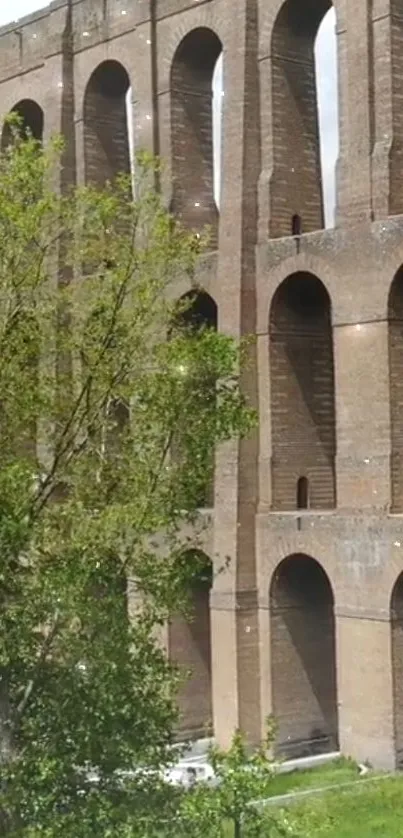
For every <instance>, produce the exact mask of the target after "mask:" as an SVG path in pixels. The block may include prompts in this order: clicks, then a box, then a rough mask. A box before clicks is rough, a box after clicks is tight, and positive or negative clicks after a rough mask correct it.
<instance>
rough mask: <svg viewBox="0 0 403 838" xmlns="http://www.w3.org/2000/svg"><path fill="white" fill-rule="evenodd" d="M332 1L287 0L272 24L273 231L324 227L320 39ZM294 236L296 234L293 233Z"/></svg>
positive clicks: (277, 233)
mask: <svg viewBox="0 0 403 838" xmlns="http://www.w3.org/2000/svg"><path fill="white" fill-rule="evenodd" d="M331 5H332V4H331V2H329V0H307V2H304V3H301V0H286V2H285V3H284V4H283V5H282V7H281V10H280V12H279V14H278V16H277V20H276V22H275V25H274V28H273V36H272V53H271V54H272V101H273V177H272V183H271V190H270V192H271V211H270V217H271V225H270V226H271V229H270V231H269V232H270V235H271V236H272V237H275V236H288V235H290V228H291V227H292V219H293V218H296V217H299V219H300V226H301V228H302V229H303V231H304V233H309V232H312V231H314V230H320V229H322V228H323V227H324V209H323V190H322V174H321V161H320V138H319V122H318V103H317V89H316V68H315V40H316V36H317V33H318V29H319V26H320V23H321V22H322V20H323V18H324V16H325V15H326V13H327V12H328V11H329V9H330V8H331ZM293 235H295V233H293Z"/></svg>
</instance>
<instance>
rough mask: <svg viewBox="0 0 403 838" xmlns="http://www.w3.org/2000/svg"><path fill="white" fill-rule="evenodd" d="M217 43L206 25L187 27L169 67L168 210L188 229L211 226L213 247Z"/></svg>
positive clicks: (215, 229)
mask: <svg viewBox="0 0 403 838" xmlns="http://www.w3.org/2000/svg"><path fill="white" fill-rule="evenodd" d="M221 52H222V44H221V41H220V39H219V38H218V37H217V35H216V34H215V33H214V32H213V31H212V30H211V29H207V28H205V27H200V28H198V29H194V30H193V31H192V32H189V34H188V35H186V37H185V38H184V39H183V41H182V42H181V43H180V45H179V47H178V49H177V51H176V53H175V56H174V59H173V63H172V68H171V145H172V203H171V210H172V212H173V213H174V215H176V216H177V217H178V218H180V219H181V221H182V222H183V224H184V225H185V226H186V227H189V228H190V229H195V230H199V231H200V230H202V229H203V227H205V226H206V225H208V226H209V227H210V235H211V239H210V246H211V247H212V248H216V247H217V242H218V209H217V204H216V201H215V194H214V132H213V78H214V71H215V67H216V64H217V61H218V58H219V56H220V54H221Z"/></svg>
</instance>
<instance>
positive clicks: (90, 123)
mask: <svg viewBox="0 0 403 838" xmlns="http://www.w3.org/2000/svg"><path fill="white" fill-rule="evenodd" d="M129 88H130V80H129V76H128V74H127V72H126V70H125V68H124V67H123V66H122V64H119V62H118V61H104V62H103V63H102V64H100V65H99V66H98V67H97V68H96V70H94V72H93V74H92V76H91V78H90V80H89V82H88V85H87V89H86V91H85V97H84V161H85V180H86V183H92V184H96V185H98V186H103V185H104V184H105V182H106V181H111V180H113V179H114V178H115V177H116V175H118V174H120V173H124V174H129V173H130V144H129V126H128V105H127V93H128V90H129Z"/></svg>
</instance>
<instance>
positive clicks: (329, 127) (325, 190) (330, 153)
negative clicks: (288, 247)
mask: <svg viewBox="0 0 403 838" xmlns="http://www.w3.org/2000/svg"><path fill="white" fill-rule="evenodd" d="M315 72H316V95H317V108H318V126H319V145H320V161H321V178H322V198H323V216H324V224H325V227H327V228H329V227H330V228H331V227H334V223H335V213H336V164H337V159H338V156H339V150H340V136H339V96H338V73H337V36H336V12H335V9H334V7H333V6H332V8H331V9H329V11H328V12H326V14H325V16H324V17H323V18H322V22H321V24H320V26H319V29H318V34H317V36H316V40H315Z"/></svg>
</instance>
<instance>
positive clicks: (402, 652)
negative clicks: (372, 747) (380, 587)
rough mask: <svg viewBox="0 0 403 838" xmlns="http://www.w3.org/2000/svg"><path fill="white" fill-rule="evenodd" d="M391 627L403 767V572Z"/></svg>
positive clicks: (398, 761) (397, 585)
mask: <svg viewBox="0 0 403 838" xmlns="http://www.w3.org/2000/svg"><path fill="white" fill-rule="evenodd" d="M390 627H391V648H392V678H393V722H394V734H395V756H396V768H399V769H401V768H402V767H403V573H401V574H400V576H399V578H398V579H397V581H396V583H395V586H394V588H393V591H392V596H391V601H390Z"/></svg>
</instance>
